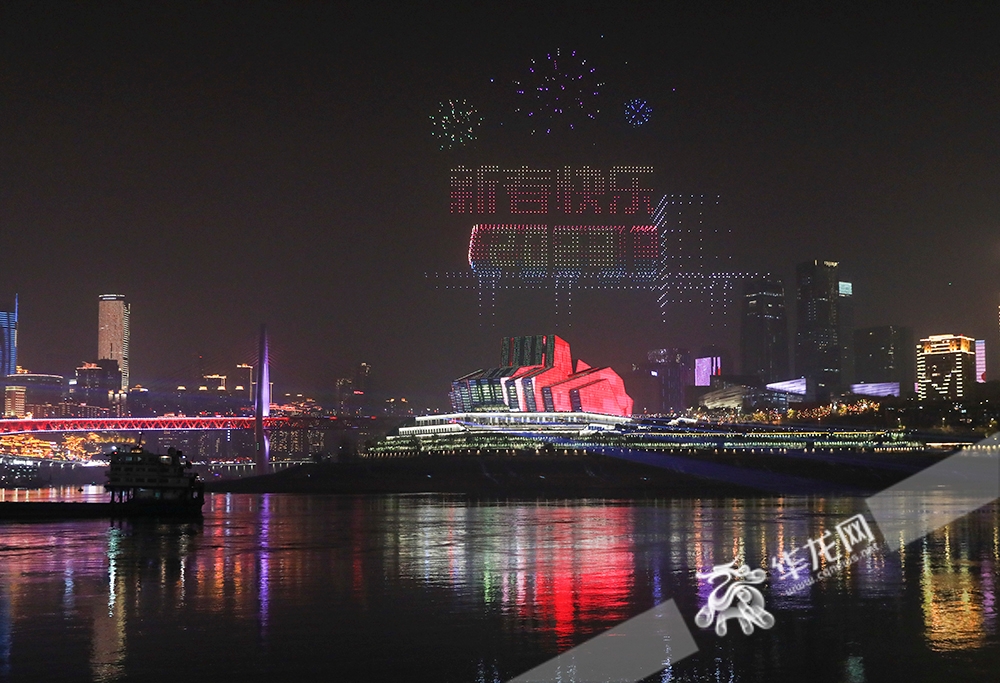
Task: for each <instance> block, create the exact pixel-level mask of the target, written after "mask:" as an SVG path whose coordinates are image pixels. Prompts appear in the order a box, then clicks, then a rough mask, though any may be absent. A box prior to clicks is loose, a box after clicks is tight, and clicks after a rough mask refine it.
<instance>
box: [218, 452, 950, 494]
mask: <svg viewBox="0 0 1000 683" xmlns="http://www.w3.org/2000/svg"><path fill="white" fill-rule="evenodd" d="M942 457H944V455H943V454H941V453H928V452H920V453H867V452H854V451H842V452H811V453H810V452H799V453H780V454H777V453H758V454H749V453H731V454H718V453H712V454H706V453H700V452H697V453H695V452H688V453H676V454H649V453H625V454H619V457H610V456H608V455H603V454H600V453H585V454H577V455H551V454H542V455H454V456H451V455H434V456H415V457H410V458H396V459H391V458H390V459H363V460H356V461H350V462H339V463H312V464H306V465H301V466H298V467H293V468H290V469H288V470H285V471H282V472H278V473H274V474H269V475H263V476H255V477H247V478H244V479H238V480H228V481H215V482H209V483H208V485H207V487H206V490H208V491H215V492H232V493H331V494H336V493H354V494H357V493H361V494H379V493H449V494H463V495H466V496H469V497H473V498H594V497H602V498H657V497H665V496H667V497H705V496H743V495H760V494H761V493H768V494H776V495H810V494H820V495H838V494H839V495H864V494H867V493H872V492H875V491H878V490H881V489H883V488H885V487H887V486H890V485H892V484H894V483H896V482H897V481H900V480H901V479H904V478H905V477H907V476H909V475H910V474H913V473H914V472H917V471H919V470H920V469H923V468H924V467H927V466H929V465H931V464H933V463H934V462H937V461H938V460H940V459H941V458H942Z"/></svg>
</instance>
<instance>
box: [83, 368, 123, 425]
mask: <svg viewBox="0 0 1000 683" xmlns="http://www.w3.org/2000/svg"><path fill="white" fill-rule="evenodd" d="M121 386H122V373H121V370H119V368H118V361H116V360H113V359H110V358H102V359H100V360H98V361H97V362H96V363H84V364H83V365H81V366H80V367H78V368H77V369H76V384H74V385H71V387H70V394H71V395H72V398H73V400H74V401H76V402H77V403H85V404H87V405H90V406H97V407H100V408H108V409H112V410H113V411H114V412H118V413H121V414H124V403H125V392H123V391H122V388H121Z"/></svg>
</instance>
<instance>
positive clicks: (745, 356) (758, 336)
mask: <svg viewBox="0 0 1000 683" xmlns="http://www.w3.org/2000/svg"><path fill="white" fill-rule="evenodd" d="M742 318H743V320H742V323H743V324H742V327H741V329H740V356H741V362H742V366H741V371H742V372H743V374H744V375H756V376H757V377H759V378H760V380H761V381H762V382H764V383H765V384H767V383H769V382H780V381H783V380H786V379H788V378H789V377H791V368H790V367H789V362H788V316H787V315H786V311H785V287H784V285H782V283H781V280H778V279H771V278H762V279H757V280H748V281H747V282H746V283H745V284H744V287H743V316H742Z"/></svg>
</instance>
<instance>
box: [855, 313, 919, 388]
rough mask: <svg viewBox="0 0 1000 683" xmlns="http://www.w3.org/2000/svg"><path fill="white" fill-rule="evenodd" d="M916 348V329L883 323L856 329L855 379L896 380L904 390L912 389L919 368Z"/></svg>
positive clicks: (857, 381) (894, 381)
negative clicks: (914, 339)
mask: <svg viewBox="0 0 1000 683" xmlns="http://www.w3.org/2000/svg"><path fill="white" fill-rule="evenodd" d="M913 349H914V345H913V332H912V331H911V330H910V329H909V328H907V327H898V326H896V325H882V326H880V327H867V328H864V329H861V330H856V331H855V332H854V378H855V382H856V383H857V384H886V383H896V384H898V385H899V387H900V390H901V391H903V392H906V393H908V392H910V391H913V383H914V381H915V375H914V372H915V370H916V359H915V358H914V355H913ZM852 390H853V389H852ZM855 393H858V392H855ZM895 395H897V396H898V395H899V394H895Z"/></svg>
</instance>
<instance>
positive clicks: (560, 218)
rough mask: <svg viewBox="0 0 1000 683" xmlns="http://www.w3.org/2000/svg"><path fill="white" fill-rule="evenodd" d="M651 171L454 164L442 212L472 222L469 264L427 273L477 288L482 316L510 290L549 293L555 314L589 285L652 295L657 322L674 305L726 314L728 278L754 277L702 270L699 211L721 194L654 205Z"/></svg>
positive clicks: (665, 198)
mask: <svg viewBox="0 0 1000 683" xmlns="http://www.w3.org/2000/svg"><path fill="white" fill-rule="evenodd" d="M652 177H653V167H652V166H641V165H618V166H611V167H609V168H598V167H593V166H586V165H580V166H568V165H566V166H558V167H535V166H528V165H522V166H515V167H512V168H504V167H501V166H499V165H494V164H485V165H481V166H476V167H469V166H464V165H460V166H457V167H455V168H453V169H452V170H451V179H450V195H449V210H450V213H452V214H455V215H457V216H467V217H468V218H469V219H470V225H469V231H470V232H469V246H468V264H469V270H467V271H458V272H450V273H444V274H435V275H431V276H430V277H433V278H435V279H438V280H439V283H438V286H439V287H440V286H443V287H444V288H446V289H468V288H474V289H477V290H478V291H479V305H480V314H481V315H483V314H484V313H486V314H487V316H486V317H493V316H494V315H495V306H496V293H497V290H509V289H548V290H550V291H551V292H552V293H553V298H554V303H555V311H556V315H557V316H560V315H564V316H570V315H571V313H572V306H573V293H574V291H576V290H587V289H605V290H607V289H612V290H644V291H649V292H653V294H654V295H655V297H656V301H657V304H658V306H659V308H660V311H661V319H664V314H665V311H666V307H667V306H668V305H669V304H676V303H688V304H705V305H707V306H708V308H709V310H710V312H711V314H712V315H715V314H716V312H719V313H724V312H725V309H726V306H727V304H728V301H729V300H730V298H731V297H732V294H733V290H734V286H735V283H736V282H737V281H740V280H742V279H745V278H750V277H755V276H756V274H755V273H737V272H728V271H710V270H709V268H708V267H707V266H708V263H709V257H707V256H706V254H705V253H704V245H703V242H704V240H703V237H702V234H703V228H704V212H705V208H706V207H707V206H708V205H710V204H718V197H711V196H709V197H705V196H704V195H697V196H695V195H662V196H661V197H660V199H659V201H658V202H657V203H656V204H655V206H654V204H653V192H654V191H653V189H652ZM441 280H443V282H441ZM567 322H568V321H567Z"/></svg>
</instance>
